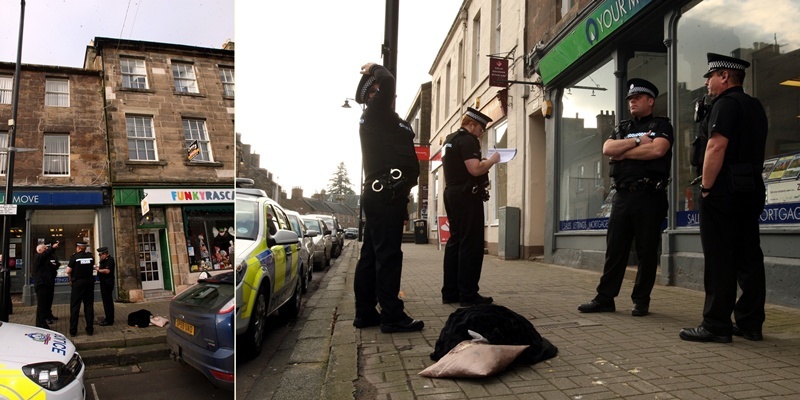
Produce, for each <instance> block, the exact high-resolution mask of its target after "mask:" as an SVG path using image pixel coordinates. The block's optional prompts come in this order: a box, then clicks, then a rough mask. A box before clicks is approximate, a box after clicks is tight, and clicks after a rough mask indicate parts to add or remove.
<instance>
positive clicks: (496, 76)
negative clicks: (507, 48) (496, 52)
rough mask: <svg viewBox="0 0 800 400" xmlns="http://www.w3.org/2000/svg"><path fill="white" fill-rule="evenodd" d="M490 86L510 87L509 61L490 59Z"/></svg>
mask: <svg viewBox="0 0 800 400" xmlns="http://www.w3.org/2000/svg"><path fill="white" fill-rule="evenodd" d="M489 86H497V87H508V59H506V58H489Z"/></svg>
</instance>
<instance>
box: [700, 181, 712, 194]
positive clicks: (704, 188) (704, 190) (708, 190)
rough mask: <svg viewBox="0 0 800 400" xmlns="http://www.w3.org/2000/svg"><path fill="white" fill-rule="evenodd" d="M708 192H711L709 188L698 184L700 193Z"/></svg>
mask: <svg viewBox="0 0 800 400" xmlns="http://www.w3.org/2000/svg"><path fill="white" fill-rule="evenodd" d="M710 191H711V188H707V187H705V186H703V184H702V183H701V184H700V193H708V192H710Z"/></svg>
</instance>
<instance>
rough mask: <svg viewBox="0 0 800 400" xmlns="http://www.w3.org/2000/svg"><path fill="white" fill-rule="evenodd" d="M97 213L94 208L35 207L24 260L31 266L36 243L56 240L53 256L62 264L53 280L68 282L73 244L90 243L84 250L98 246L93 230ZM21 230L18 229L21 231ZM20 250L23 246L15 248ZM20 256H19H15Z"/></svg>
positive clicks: (97, 238)
mask: <svg viewBox="0 0 800 400" xmlns="http://www.w3.org/2000/svg"><path fill="white" fill-rule="evenodd" d="M95 224H96V215H95V211H94V210H74V209H73V210H35V211H34V212H33V213H32V214H31V225H30V226H31V231H30V235H29V237H30V243H28V250H29V251H27V253H30V256H29V258H28V259H27V260H25V261H26V262H28V265H30V261H31V260H32V259H33V253H34V252H36V246H38V245H39V244H45V245H47V244H53V243H55V242H59V245H58V248H57V249H56V251H55V253H54V255H55V257H56V258H57V259H58V260H59V263H60V264H61V267H60V268H59V270H58V273H57V277H56V283H69V278H68V277H67V273H66V267H67V263H68V262H69V258H70V256H72V254H73V253H75V245H76V244H77V243H78V242H84V243H87V244H88V245H89V248H88V249H87V251H89V252H92V251H94V250H96V249H97V247H99V246H100V245H99V244H97V243H98V241H99V240H100V238H99V237H97V235H96V232H97V228H96V226H95ZM21 233H22V232H21V231H20V234H21ZM18 252H19V253H22V249H19V250H18ZM17 257H18V258H19V257H20V256H19V255H18V256H17Z"/></svg>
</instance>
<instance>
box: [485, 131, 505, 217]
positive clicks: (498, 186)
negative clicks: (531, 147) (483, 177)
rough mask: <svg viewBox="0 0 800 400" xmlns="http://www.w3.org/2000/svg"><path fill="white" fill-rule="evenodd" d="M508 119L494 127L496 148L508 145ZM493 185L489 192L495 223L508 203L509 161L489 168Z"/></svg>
mask: <svg viewBox="0 0 800 400" xmlns="http://www.w3.org/2000/svg"><path fill="white" fill-rule="evenodd" d="M507 129H508V121H507V120H504V121H503V122H501V123H499V124H496V125H494V126H493V127H492V129H491V132H492V147H493V148H496V149H505V148H507V147H508V135H506V130H507ZM489 174H490V179H491V182H492V186H491V188H490V193H489V201H490V202H491V203H492V210H493V211H492V212H493V214H494V215H493V216H492V220H494V222H495V223H497V221H498V215H499V212H500V207H505V206H507V205H508V163H498V164H495V165H494V166H493V167H492V169H490V170H489Z"/></svg>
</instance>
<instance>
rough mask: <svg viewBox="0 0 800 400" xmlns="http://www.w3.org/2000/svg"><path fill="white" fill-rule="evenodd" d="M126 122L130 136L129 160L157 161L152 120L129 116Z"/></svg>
mask: <svg viewBox="0 0 800 400" xmlns="http://www.w3.org/2000/svg"><path fill="white" fill-rule="evenodd" d="M125 121H126V128H125V129H126V131H127V135H128V158H129V159H131V160H143V161H157V160H158V158H157V157H156V147H155V133H154V132H153V120H152V118H150V117H133V116H129V117H126V118H125Z"/></svg>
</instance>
